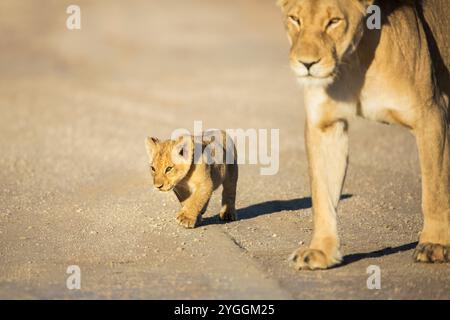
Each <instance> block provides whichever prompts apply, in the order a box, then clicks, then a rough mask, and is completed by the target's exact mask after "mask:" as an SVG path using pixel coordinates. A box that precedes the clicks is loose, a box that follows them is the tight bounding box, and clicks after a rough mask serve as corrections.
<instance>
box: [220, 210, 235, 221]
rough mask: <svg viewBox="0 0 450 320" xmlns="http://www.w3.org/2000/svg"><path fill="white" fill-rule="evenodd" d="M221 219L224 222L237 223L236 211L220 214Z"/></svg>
mask: <svg viewBox="0 0 450 320" xmlns="http://www.w3.org/2000/svg"><path fill="white" fill-rule="evenodd" d="M219 217H220V220H223V221H236V210H226V211H224V212H220V214H219Z"/></svg>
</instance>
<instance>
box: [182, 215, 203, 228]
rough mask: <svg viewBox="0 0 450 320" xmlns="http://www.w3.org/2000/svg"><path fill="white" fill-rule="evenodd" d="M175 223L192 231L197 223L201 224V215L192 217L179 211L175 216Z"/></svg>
mask: <svg viewBox="0 0 450 320" xmlns="http://www.w3.org/2000/svg"><path fill="white" fill-rule="evenodd" d="M177 222H178V224H179V225H181V226H183V227H185V228H187V229H192V228H195V226H196V224H197V222H201V215H199V216H192V215H188V214H187V213H186V212H185V211H180V213H178V215H177Z"/></svg>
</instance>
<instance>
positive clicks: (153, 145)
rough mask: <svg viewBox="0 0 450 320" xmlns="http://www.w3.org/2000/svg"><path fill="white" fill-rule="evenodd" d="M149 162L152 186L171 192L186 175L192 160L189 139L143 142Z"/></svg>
mask: <svg viewBox="0 0 450 320" xmlns="http://www.w3.org/2000/svg"><path fill="white" fill-rule="evenodd" d="M145 146H146V148H147V154H148V157H149V160H150V173H151V175H152V177H153V185H154V186H155V188H156V189H158V190H159V191H170V190H172V189H173V188H174V187H175V186H176V185H177V184H178V183H179V182H180V181H181V180H183V178H184V177H186V175H187V174H188V172H189V170H190V168H191V164H192V158H193V141H192V138H191V137H188V136H182V137H179V138H178V139H177V140H167V141H162V142H161V141H159V139H158V138H147V139H146V140H145Z"/></svg>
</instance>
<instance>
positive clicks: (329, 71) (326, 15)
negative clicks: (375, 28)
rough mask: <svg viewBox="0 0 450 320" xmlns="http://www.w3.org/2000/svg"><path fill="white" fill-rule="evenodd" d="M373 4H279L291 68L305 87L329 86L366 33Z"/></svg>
mask: <svg viewBox="0 0 450 320" xmlns="http://www.w3.org/2000/svg"><path fill="white" fill-rule="evenodd" d="M373 2H374V0H278V5H279V6H280V7H281V8H282V10H283V14H284V16H285V24H286V29H287V33H288V38H289V41H290V43H291V46H292V47H291V52H290V64H291V67H292V69H294V71H295V73H296V75H297V77H298V78H299V81H301V82H302V83H303V84H305V85H311V84H315V85H328V84H330V83H332V82H333V80H334V79H335V77H336V75H337V73H338V70H339V65H340V64H341V62H342V61H343V59H344V58H345V57H348V56H349V55H351V54H352V53H353V52H354V51H355V49H356V47H357V45H358V43H359V41H360V39H361V37H362V35H363V31H364V20H365V19H364V18H365V15H366V10H367V7H368V6H369V5H371V4H372V3H373Z"/></svg>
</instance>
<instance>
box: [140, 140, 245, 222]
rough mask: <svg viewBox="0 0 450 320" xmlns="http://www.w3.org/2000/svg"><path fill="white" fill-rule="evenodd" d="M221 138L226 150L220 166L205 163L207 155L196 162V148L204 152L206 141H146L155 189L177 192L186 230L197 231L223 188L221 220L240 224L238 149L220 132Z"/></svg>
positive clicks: (223, 147)
mask: <svg viewBox="0 0 450 320" xmlns="http://www.w3.org/2000/svg"><path fill="white" fill-rule="evenodd" d="M219 136H221V138H222V143H220V145H217V146H218V147H219V148H222V150H223V159H219V161H216V162H211V161H205V158H204V156H205V155H206V153H202V155H200V156H197V158H195V157H196V155H195V153H194V148H195V147H199V148H201V150H202V151H204V149H205V147H207V146H208V145H209V143H208V142H205V141H204V139H202V138H200V140H199V142H197V139H195V137H186V136H184V137H180V138H178V139H177V140H167V141H163V142H161V141H159V140H158V139H157V138H147V139H146V142H145V143H146V148H147V153H148V156H149V159H150V172H151V175H152V177H153V183H154V186H155V187H156V188H157V189H158V190H160V191H164V192H168V191H171V190H173V191H174V193H175V194H176V196H177V198H178V200H179V201H180V203H181V210H180V211H179V212H178V215H177V221H178V223H179V224H180V225H182V226H183V227H186V228H194V227H195V226H196V225H197V223H199V222H200V221H201V217H202V214H203V213H204V212H205V211H206V209H207V206H208V203H209V200H210V198H211V195H212V193H213V191H214V190H216V189H217V188H218V187H220V186H221V185H222V186H223V191H222V208H221V211H220V218H221V219H222V220H225V221H233V220H236V208H235V202H236V187H237V180H238V165H237V161H236V149H235V148H234V144H233V143H232V140H231V138H230V137H228V136H227V135H226V134H225V132H219ZM230 142H231V143H230ZM227 148H228V149H227ZM230 148H232V149H233V150H232V152H231V155H232V157H230V158H232V159H231V160H232V161H230V162H231V163H229V164H227V162H226V155H227V153H226V152H227V150H228V151H229V150H230ZM211 150H213V149H211ZM213 152H214V150H213Z"/></svg>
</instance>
